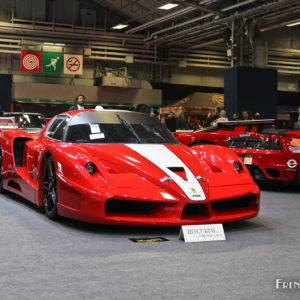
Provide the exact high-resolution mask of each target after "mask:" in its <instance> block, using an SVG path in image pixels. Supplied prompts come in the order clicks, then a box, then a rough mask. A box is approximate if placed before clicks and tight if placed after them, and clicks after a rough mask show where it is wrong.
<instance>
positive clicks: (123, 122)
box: [117, 114, 142, 144]
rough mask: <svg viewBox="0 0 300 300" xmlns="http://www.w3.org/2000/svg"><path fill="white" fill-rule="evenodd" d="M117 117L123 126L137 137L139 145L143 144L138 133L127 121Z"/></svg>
mask: <svg viewBox="0 0 300 300" xmlns="http://www.w3.org/2000/svg"><path fill="white" fill-rule="evenodd" d="M117 117H118V119H119V121H120V123H121V124H123V125H125V127H126V128H127V129H128V130H129V131H130V132H131V133H132V134H133V135H134V136H135V138H136V139H137V141H138V143H139V144H141V143H142V142H141V140H140V138H139V136H138V135H137V134H136V132H135V131H134V129H133V128H132V126H131V125H130V124H129V123H128V122H127V121H126V120H125V119H123V118H122V117H121V116H120V115H119V114H117Z"/></svg>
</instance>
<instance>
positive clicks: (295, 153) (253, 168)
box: [228, 121, 300, 187]
mask: <svg viewBox="0 0 300 300" xmlns="http://www.w3.org/2000/svg"><path fill="white" fill-rule="evenodd" d="M282 123H284V121H283V122H280V124H282ZM285 123H289V122H285ZM273 127H274V128H268V129H265V130H263V131H262V132H261V133H240V134H236V135H232V137H231V140H230V141H229V142H228V147H230V148H232V149H233V150H234V151H235V152H236V153H237V154H238V155H239V156H240V157H241V159H242V160H243V161H244V163H245V164H246V166H247V167H248V169H249V171H250V172H251V174H252V176H253V178H254V179H256V180H266V181H271V182H287V183H295V184H296V186H298V187H300V126H299V125H297V124H296V125H295V128H293V129H292V128H290V129H284V128H275V127H276V124H275V122H274V126H273ZM280 127H282V126H280Z"/></svg>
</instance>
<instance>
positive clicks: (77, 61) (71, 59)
mask: <svg viewBox="0 0 300 300" xmlns="http://www.w3.org/2000/svg"><path fill="white" fill-rule="evenodd" d="M64 74H76V75H82V55H72V54H65V55H64Z"/></svg>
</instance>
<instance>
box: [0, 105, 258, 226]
mask: <svg viewBox="0 0 300 300" xmlns="http://www.w3.org/2000/svg"><path fill="white" fill-rule="evenodd" d="M0 147H1V160H0V161H1V174H0V175H1V176H0V178H1V189H5V190H9V191H11V192H13V193H16V194H18V195H21V196H23V197H24V198H26V199H28V200H29V201H31V202H33V203H35V204H36V205H38V206H42V207H44V208H45V212H46V215H47V216H48V217H49V218H51V219H55V218H57V217H58V216H65V217H68V218H73V219H77V220H82V221H86V222H92V223H103V224H125V225H151V226H152V225H157V226H177V225H182V224H201V223H216V222H217V223H219V222H230V221H236V220H242V219H247V218H252V217H255V216H256V215H257V214H258V211H259V200H260V194H259V189H258V187H257V185H256V184H255V183H254V181H253V179H252V178H251V176H250V173H249V172H248V170H247V168H246V167H245V165H244V164H243V163H242V161H241V160H240V158H239V157H238V156H237V155H236V154H235V153H234V152H233V151H232V150H230V149H227V148H224V147H220V146H197V147H191V148H188V147H186V146H185V145H182V144H179V143H178V141H177V140H176V139H175V138H174V137H173V135H172V134H171V133H170V132H169V131H168V130H167V129H166V128H165V126H163V125H162V124H161V123H160V122H159V120H157V119H155V118H150V117H149V116H147V115H145V114H142V113H137V112H128V111H112V110H103V111H93V110H83V111H69V112H66V113H63V114H60V115H57V116H55V117H54V118H53V119H52V120H51V121H50V122H49V123H48V125H47V126H46V127H45V129H44V130H43V131H42V132H41V133H40V134H39V135H38V136H37V135H34V134H32V133H29V132H25V131H21V130H8V131H3V132H1V134H0Z"/></svg>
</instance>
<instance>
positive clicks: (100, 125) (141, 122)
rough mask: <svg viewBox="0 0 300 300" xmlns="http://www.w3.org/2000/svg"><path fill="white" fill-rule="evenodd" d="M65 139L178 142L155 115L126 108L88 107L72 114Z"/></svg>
mask: <svg viewBox="0 0 300 300" xmlns="http://www.w3.org/2000/svg"><path fill="white" fill-rule="evenodd" d="M65 141H66V142H68V143H92V144H99V143H100V144H108V143H122V144H131V143H134V144H136V143H139V144H141V143H142V144H143V143H145V144H178V141H177V140H176V139H175V138H174V137H173V135H172V134H171V132H170V131H169V130H168V129H167V128H166V127H165V126H164V125H162V124H161V123H160V121H159V120H158V119H156V118H151V117H150V116H148V115H146V114H141V113H133V112H124V111H99V112H91V111H86V112H82V113H79V114H77V115H75V116H73V117H72V118H71V120H70V121H69V124H68V128H67V132H66V135H65Z"/></svg>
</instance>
